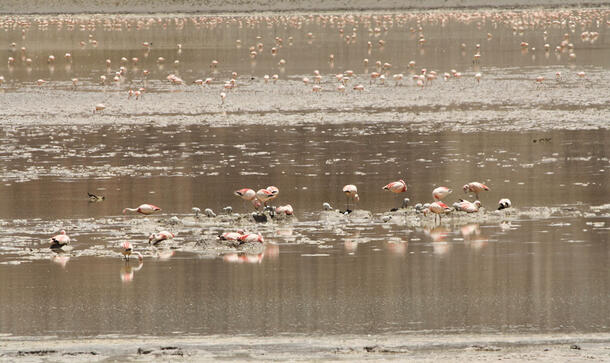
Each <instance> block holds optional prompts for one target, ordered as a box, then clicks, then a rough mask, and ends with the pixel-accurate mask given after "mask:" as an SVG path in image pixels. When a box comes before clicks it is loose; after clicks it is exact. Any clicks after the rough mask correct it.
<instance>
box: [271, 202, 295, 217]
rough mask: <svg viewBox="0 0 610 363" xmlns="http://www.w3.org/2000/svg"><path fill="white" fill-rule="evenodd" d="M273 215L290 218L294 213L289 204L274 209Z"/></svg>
mask: <svg viewBox="0 0 610 363" xmlns="http://www.w3.org/2000/svg"><path fill="white" fill-rule="evenodd" d="M275 213H278V214H279V213H284V214H286V215H287V216H291V215H292V214H293V213H294V210H293V209H292V206H291V205H290V204H286V205H282V206H279V207H277V208H275Z"/></svg>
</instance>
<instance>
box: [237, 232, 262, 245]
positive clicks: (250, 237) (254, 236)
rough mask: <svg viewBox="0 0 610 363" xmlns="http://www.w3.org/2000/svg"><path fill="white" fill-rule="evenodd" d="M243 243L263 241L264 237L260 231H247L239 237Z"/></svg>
mask: <svg viewBox="0 0 610 363" xmlns="http://www.w3.org/2000/svg"><path fill="white" fill-rule="evenodd" d="M239 241H240V242H241V243H250V242H260V243H263V242H264V239H263V236H262V235H261V234H260V233H246V234H244V235H242V236H241V237H239Z"/></svg>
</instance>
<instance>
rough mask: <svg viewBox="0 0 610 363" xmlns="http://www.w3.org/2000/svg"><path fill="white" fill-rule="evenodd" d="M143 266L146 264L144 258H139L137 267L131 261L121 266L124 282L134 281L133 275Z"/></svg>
mask: <svg viewBox="0 0 610 363" xmlns="http://www.w3.org/2000/svg"><path fill="white" fill-rule="evenodd" d="M143 266H144V262H142V260H138V266H136V267H133V266H131V265H130V264H129V263H127V262H126V263H125V264H124V265H123V266H122V267H121V281H123V282H124V283H129V282H131V281H133V276H134V275H135V273H136V272H138V271H140V270H141V269H142V267H143Z"/></svg>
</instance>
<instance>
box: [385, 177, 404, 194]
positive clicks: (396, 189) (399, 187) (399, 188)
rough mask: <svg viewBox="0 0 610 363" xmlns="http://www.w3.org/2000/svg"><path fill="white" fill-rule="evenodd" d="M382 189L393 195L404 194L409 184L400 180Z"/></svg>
mask: <svg viewBox="0 0 610 363" xmlns="http://www.w3.org/2000/svg"><path fill="white" fill-rule="evenodd" d="M381 189H383V190H389V191H391V192H392V193H404V192H406V191H407V183H405V181H404V180H402V179H400V180H399V181H395V182H391V183H389V184H388V185H386V186H384V187H383V188H381Z"/></svg>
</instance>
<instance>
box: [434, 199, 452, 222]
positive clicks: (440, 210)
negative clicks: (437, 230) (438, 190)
mask: <svg viewBox="0 0 610 363" xmlns="http://www.w3.org/2000/svg"><path fill="white" fill-rule="evenodd" d="M428 210H429V211H430V212H432V213H434V214H435V216H434V220H435V221H436V215H438V221H439V223H440V222H441V220H442V218H441V215H442V214H445V213H448V212H450V211H451V208H449V206H447V204H445V203H443V202H441V201H438V202H434V203H431V204H430V206H429V207H428Z"/></svg>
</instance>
